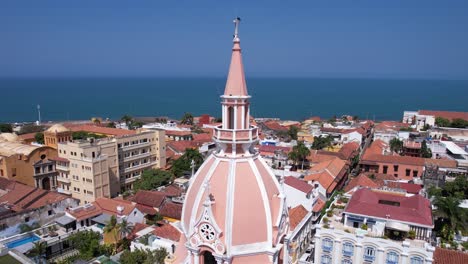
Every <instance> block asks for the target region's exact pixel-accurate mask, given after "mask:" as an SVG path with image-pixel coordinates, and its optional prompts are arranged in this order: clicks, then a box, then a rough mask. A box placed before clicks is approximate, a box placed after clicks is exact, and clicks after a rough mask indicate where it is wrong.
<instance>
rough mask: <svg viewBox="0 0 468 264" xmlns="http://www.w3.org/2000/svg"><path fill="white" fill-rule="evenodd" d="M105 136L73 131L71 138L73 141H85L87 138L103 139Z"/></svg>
mask: <svg viewBox="0 0 468 264" xmlns="http://www.w3.org/2000/svg"><path fill="white" fill-rule="evenodd" d="M105 137H106V136H105V135H98V134H94V133H89V132H86V131H75V132H73V133H72V138H73V140H78V139H87V138H105Z"/></svg>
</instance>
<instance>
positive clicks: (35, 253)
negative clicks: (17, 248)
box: [30, 241, 47, 263]
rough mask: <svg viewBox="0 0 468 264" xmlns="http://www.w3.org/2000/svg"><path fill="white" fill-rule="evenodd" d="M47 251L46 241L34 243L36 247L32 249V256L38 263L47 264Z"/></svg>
mask: <svg viewBox="0 0 468 264" xmlns="http://www.w3.org/2000/svg"><path fill="white" fill-rule="evenodd" d="M46 250H47V243H46V242H44V241H38V242H34V246H33V248H32V249H31V251H30V252H31V256H32V257H33V258H34V260H35V262H36V263H46V261H45V259H44V258H45V256H46Z"/></svg>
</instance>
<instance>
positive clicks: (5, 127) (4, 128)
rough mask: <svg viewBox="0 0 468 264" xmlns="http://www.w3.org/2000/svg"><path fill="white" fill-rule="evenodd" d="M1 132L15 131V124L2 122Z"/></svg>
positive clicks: (0, 125)
mask: <svg viewBox="0 0 468 264" xmlns="http://www.w3.org/2000/svg"><path fill="white" fill-rule="evenodd" d="M0 132H2V133H13V126H12V125H11V124H0Z"/></svg>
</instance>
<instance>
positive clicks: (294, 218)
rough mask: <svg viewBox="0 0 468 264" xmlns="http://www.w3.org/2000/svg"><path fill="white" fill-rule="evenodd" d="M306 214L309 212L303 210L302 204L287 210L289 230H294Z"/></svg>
mask: <svg viewBox="0 0 468 264" xmlns="http://www.w3.org/2000/svg"><path fill="white" fill-rule="evenodd" d="M308 213H309V212H308V211H307V209H305V208H304V206H302V204H300V205H298V206H296V207H294V208H292V209H289V224H290V225H291V230H294V229H295V228H296V226H297V225H298V224H299V223H300V222H301V221H302V219H304V217H305V216H306V215H307V214H308Z"/></svg>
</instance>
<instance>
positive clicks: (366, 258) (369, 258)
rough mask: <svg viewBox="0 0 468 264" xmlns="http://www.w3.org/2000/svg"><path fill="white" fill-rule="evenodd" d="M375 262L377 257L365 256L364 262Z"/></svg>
mask: <svg viewBox="0 0 468 264" xmlns="http://www.w3.org/2000/svg"><path fill="white" fill-rule="evenodd" d="M374 260H375V256H371V255H364V261H367V262H374Z"/></svg>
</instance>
